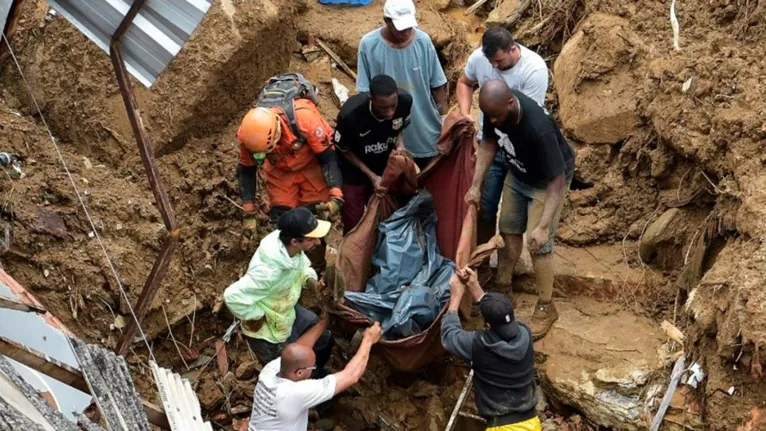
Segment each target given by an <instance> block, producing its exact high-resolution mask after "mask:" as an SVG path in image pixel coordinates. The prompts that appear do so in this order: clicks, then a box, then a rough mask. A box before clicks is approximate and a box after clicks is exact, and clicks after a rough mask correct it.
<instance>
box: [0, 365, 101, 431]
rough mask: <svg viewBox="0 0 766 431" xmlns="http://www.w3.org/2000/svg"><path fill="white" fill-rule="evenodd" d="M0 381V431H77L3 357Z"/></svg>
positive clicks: (75, 427) (73, 425) (74, 426)
mask: <svg viewBox="0 0 766 431" xmlns="http://www.w3.org/2000/svg"><path fill="white" fill-rule="evenodd" d="M0 379H1V380H2V384H0V388H2V391H0V429H2V430H6V429H8V430H22V429H26V430H46V431H47V430H56V431H78V429H79V428H78V427H77V425H75V424H74V422H70V421H68V420H67V419H66V418H65V417H64V415H63V414H61V412H59V411H58V410H56V409H54V408H53V407H52V406H51V405H50V404H48V402H47V401H45V400H44V399H43V397H42V396H40V394H39V393H38V392H37V390H35V388H33V387H32V385H30V384H29V383H27V382H26V381H25V380H24V379H23V378H22V377H21V375H20V374H19V373H18V372H17V371H16V370H15V369H14V368H13V366H12V365H11V363H10V362H9V361H8V360H7V359H5V358H4V357H2V356H0ZM86 423H87V421H86ZM91 425H92V424H91ZM91 429H98V428H92V427H91Z"/></svg>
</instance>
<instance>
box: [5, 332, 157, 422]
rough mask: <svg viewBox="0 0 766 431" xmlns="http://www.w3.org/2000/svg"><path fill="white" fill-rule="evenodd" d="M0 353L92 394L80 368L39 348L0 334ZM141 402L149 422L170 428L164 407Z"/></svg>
mask: <svg viewBox="0 0 766 431" xmlns="http://www.w3.org/2000/svg"><path fill="white" fill-rule="evenodd" d="M0 354H3V355H5V356H7V357H9V358H11V359H13V360H15V361H17V362H20V363H22V364H24V365H26V366H27V367H29V368H32V369H33V370H35V371H38V372H40V373H42V374H45V375H46V376H50V377H52V378H54V379H56V380H58V381H60V382H62V383H64V384H66V385H69V386H71V387H73V388H75V389H78V390H80V391H82V392H85V393H86V394H90V388H89V387H88V383H87V382H86V381H85V377H84V376H83V374H82V372H81V371H80V370H78V369H76V368H74V367H71V366H69V365H67V364H64V363H62V362H59V361H57V360H55V359H53V358H50V357H48V356H47V355H45V354H43V353H41V352H38V351H37V350H34V349H30V348H29V347H26V346H24V345H22V344H19V343H17V342H15V341H13V340H9V339H7V338H5V337H2V336H0ZM141 403H142V404H143V406H144V413H146V417H147V419H148V420H149V423H151V424H152V425H155V426H158V427H160V428H162V429H170V425H169V424H168V418H167V416H166V415H165V411H164V410H163V409H162V407H160V406H157V405H155V404H152V403H150V402H147V401H144V400H141Z"/></svg>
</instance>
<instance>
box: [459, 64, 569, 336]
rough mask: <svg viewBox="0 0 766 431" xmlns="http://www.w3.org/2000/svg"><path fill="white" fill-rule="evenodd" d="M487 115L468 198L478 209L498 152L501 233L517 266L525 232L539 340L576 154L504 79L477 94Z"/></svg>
mask: <svg viewBox="0 0 766 431" xmlns="http://www.w3.org/2000/svg"><path fill="white" fill-rule="evenodd" d="M479 107H480V108H481V110H482V112H483V113H484V128H483V130H484V136H483V138H482V142H481V145H479V152H478V156H477V160H476V174H475V175H474V179H473V184H472V186H471V189H470V190H469V191H468V193H467V194H466V197H465V200H466V202H467V203H473V204H476V205H478V204H479V200H480V197H481V187H482V182H483V180H484V174H485V173H486V171H487V168H488V167H489V165H490V164H491V163H492V160H493V158H494V157H495V154H496V152H497V151H498V149H500V150H502V151H503V155H504V156H505V160H506V161H507V162H508V167H509V172H508V176H507V177H506V179H505V186H504V190H503V204H502V207H501V209H500V233H501V234H502V236H503V239H504V240H505V246H506V247H510V249H509V250H508V251H507V252H508V255H509V256H510V259H509V260H508V262H509V264H511V265H513V266H515V265H516V261H518V258H519V256H520V255H521V250H522V248H523V239H522V238H523V234H524V233H525V232H526V233H527V246H528V248H529V251H530V254H531V255H532V264H533V266H534V269H535V277H536V279H537V285H538V289H539V292H540V297H539V298H538V302H537V306H536V307H535V313H534V315H533V316H532V320H531V321H530V327H531V329H532V335H533V338H534V339H535V340H537V339H540V338H542V337H544V336H545V334H546V333H547V332H548V330H549V329H550V327H551V326H552V325H553V322H555V321H556V319H557V318H558V312H557V311H556V308H555V306H554V305H553V303H552V302H551V295H552V293H553V253H552V251H553V241H554V238H555V237H556V229H557V225H558V220H559V217H560V215H561V207H562V206H563V203H564V196H565V194H566V192H567V190H568V189H569V184H570V183H571V181H572V176H573V175H574V158H575V156H574V151H572V148H571V147H570V146H569V144H567V142H566V140H565V139H564V136H563V135H562V134H561V131H560V130H559V127H558V125H557V124H556V122H555V121H554V120H553V118H551V117H550V115H548V112H546V111H545V109H544V108H542V107H540V105H538V104H537V103H535V102H534V101H533V100H532V99H530V98H528V97H527V96H525V95H524V94H522V93H521V92H518V91H513V90H511V89H510V88H509V87H508V85H507V84H506V83H505V81H503V80H499V79H498V80H492V81H488V82H487V83H486V84H484V86H483V87H482V88H481V91H480V93H479Z"/></svg>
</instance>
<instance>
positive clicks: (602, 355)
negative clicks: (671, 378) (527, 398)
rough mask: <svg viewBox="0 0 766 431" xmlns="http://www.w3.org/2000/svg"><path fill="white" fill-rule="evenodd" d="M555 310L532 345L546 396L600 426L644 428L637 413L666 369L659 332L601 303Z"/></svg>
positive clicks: (563, 304)
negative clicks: (542, 335)
mask: <svg viewBox="0 0 766 431" xmlns="http://www.w3.org/2000/svg"><path fill="white" fill-rule="evenodd" d="M556 306H557V308H558V311H559V315H560V317H559V320H558V321H556V323H555V324H554V326H553V328H552V329H551V331H550V332H549V333H548V335H547V336H546V337H545V338H543V339H542V340H540V341H538V342H537V343H535V353H536V354H537V355H538V359H540V358H542V363H541V364H540V365H539V366H538V371H539V372H540V376H541V381H542V385H543V389H545V390H546V394H547V395H548V397H549V398H550V399H553V400H555V401H557V402H559V403H563V404H566V405H570V406H573V407H575V408H576V409H578V410H579V411H581V412H582V413H583V414H584V416H585V417H587V418H588V419H589V420H591V421H593V422H595V423H597V424H599V425H601V426H604V427H611V428H615V429H622V430H638V429H644V428H645V427H646V426H647V424H646V423H645V422H644V420H643V419H642V415H641V413H642V412H644V411H645V409H646V408H647V403H648V402H649V400H650V398H651V396H652V395H653V394H654V393H656V392H658V391H659V390H661V384H660V383H661V382H655V376H657V375H659V374H661V372H662V371H663V369H664V364H663V363H662V361H661V359H660V356H659V353H658V349H659V348H660V346H662V345H663V343H664V342H665V337H664V334H663V333H662V331H661V330H660V329H659V328H658V326H657V325H656V324H655V323H654V322H652V321H651V320H649V319H647V318H644V317H639V316H636V315H633V314H631V313H629V312H627V311H624V310H621V309H620V308H619V307H612V308H611V309H609V310H606V311H605V310H604V307H603V306H604V304H603V303H598V302H596V301H593V300H591V299H587V298H577V299H575V300H573V301H569V300H560V301H558V302H557V303H556ZM529 311H531V310H529ZM523 317H524V316H523V315H522V320H523Z"/></svg>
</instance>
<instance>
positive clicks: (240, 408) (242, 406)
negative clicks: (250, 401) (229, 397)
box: [231, 404, 252, 416]
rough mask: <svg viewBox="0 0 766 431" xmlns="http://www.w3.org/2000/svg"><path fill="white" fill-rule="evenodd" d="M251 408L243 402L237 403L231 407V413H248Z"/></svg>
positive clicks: (235, 414)
mask: <svg viewBox="0 0 766 431" xmlns="http://www.w3.org/2000/svg"><path fill="white" fill-rule="evenodd" d="M251 410H252V409H251V408H250V406H247V405H245V404H237V405H236V406H234V407H232V408H231V414H232V415H234V416H239V415H242V414H245V413H249V412H250V411H251Z"/></svg>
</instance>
